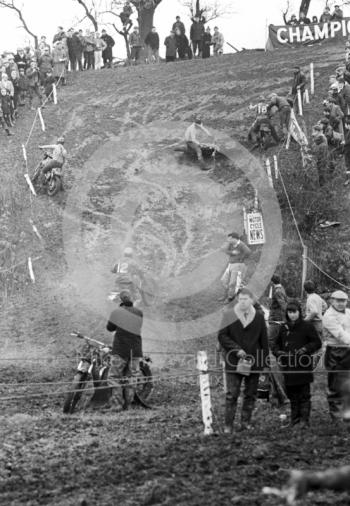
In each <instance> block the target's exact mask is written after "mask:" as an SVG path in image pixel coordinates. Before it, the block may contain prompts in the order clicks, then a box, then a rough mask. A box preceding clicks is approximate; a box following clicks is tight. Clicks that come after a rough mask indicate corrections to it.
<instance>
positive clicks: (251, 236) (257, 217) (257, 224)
mask: <svg viewBox="0 0 350 506" xmlns="http://www.w3.org/2000/svg"><path fill="white" fill-rule="evenodd" d="M247 228H248V244H265V241H266V239H265V229H264V222H263V217H262V214H261V213H260V212H257V211H255V212H253V213H249V214H247Z"/></svg>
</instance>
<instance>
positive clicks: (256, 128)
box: [248, 106, 280, 145]
mask: <svg viewBox="0 0 350 506" xmlns="http://www.w3.org/2000/svg"><path fill="white" fill-rule="evenodd" d="M264 127H267V128H268V129H269V130H270V132H271V135H272V137H273V139H274V140H275V141H276V143H277V144H278V143H279V141H280V138H279V137H278V135H277V132H276V129H275V127H274V126H273V124H272V122H271V120H270V118H269V116H268V114H267V107H266V106H262V107H260V108H258V112H257V116H256V119H255V121H254V123H253V124H252V126H251V127H250V130H249V132H248V141H251V142H253V143H254V144H255V145H256V144H257V142H258V138H259V134H260V132H261V130H262V129H263V128H264Z"/></svg>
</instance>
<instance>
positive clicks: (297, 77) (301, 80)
mask: <svg viewBox="0 0 350 506" xmlns="http://www.w3.org/2000/svg"><path fill="white" fill-rule="evenodd" d="M305 85H306V77H305V74H303V73H302V72H298V73H297V74H294V80H293V84H292V94H293V95H296V93H297V87H298V86H299V87H300V91H301V92H303V91H304V90H305Z"/></svg>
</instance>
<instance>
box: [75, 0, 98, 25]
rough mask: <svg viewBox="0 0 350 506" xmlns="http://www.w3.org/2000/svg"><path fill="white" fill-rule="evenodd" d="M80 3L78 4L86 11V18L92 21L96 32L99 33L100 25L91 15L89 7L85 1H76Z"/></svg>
mask: <svg viewBox="0 0 350 506" xmlns="http://www.w3.org/2000/svg"><path fill="white" fill-rule="evenodd" d="M76 1H77V2H78V4H80V5H81V6H82V7H83V9H84V10H85V13H86V17H87V18H88V19H90V21H91V23H92V24H93V27H94V29H95V32H97V31H98V23H97V20H96V18H95V17H94V16H93V15H92V14H91V11H90V10H89V9H88V6H87V5H86V3H85V2H84V0H76Z"/></svg>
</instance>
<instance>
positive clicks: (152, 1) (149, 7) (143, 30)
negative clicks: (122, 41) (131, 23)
mask: <svg viewBox="0 0 350 506" xmlns="http://www.w3.org/2000/svg"><path fill="white" fill-rule="evenodd" d="M161 2H162V0H130V3H132V5H133V6H134V7H135V9H136V11H137V22H138V25H139V29H140V35H141V39H142V40H145V38H146V36H147V34H148V33H149V32H150V31H151V29H152V26H153V18H154V13H155V11H156V9H157V7H158V5H159V4H160V3H161ZM124 3H125V1H124V0H114V1H113V2H112V4H111V10H112V11H113V12H114V13H116V10H117V9H121V8H122V6H123V4H124ZM119 16H120V14H119ZM123 31H124V30H123Z"/></svg>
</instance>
